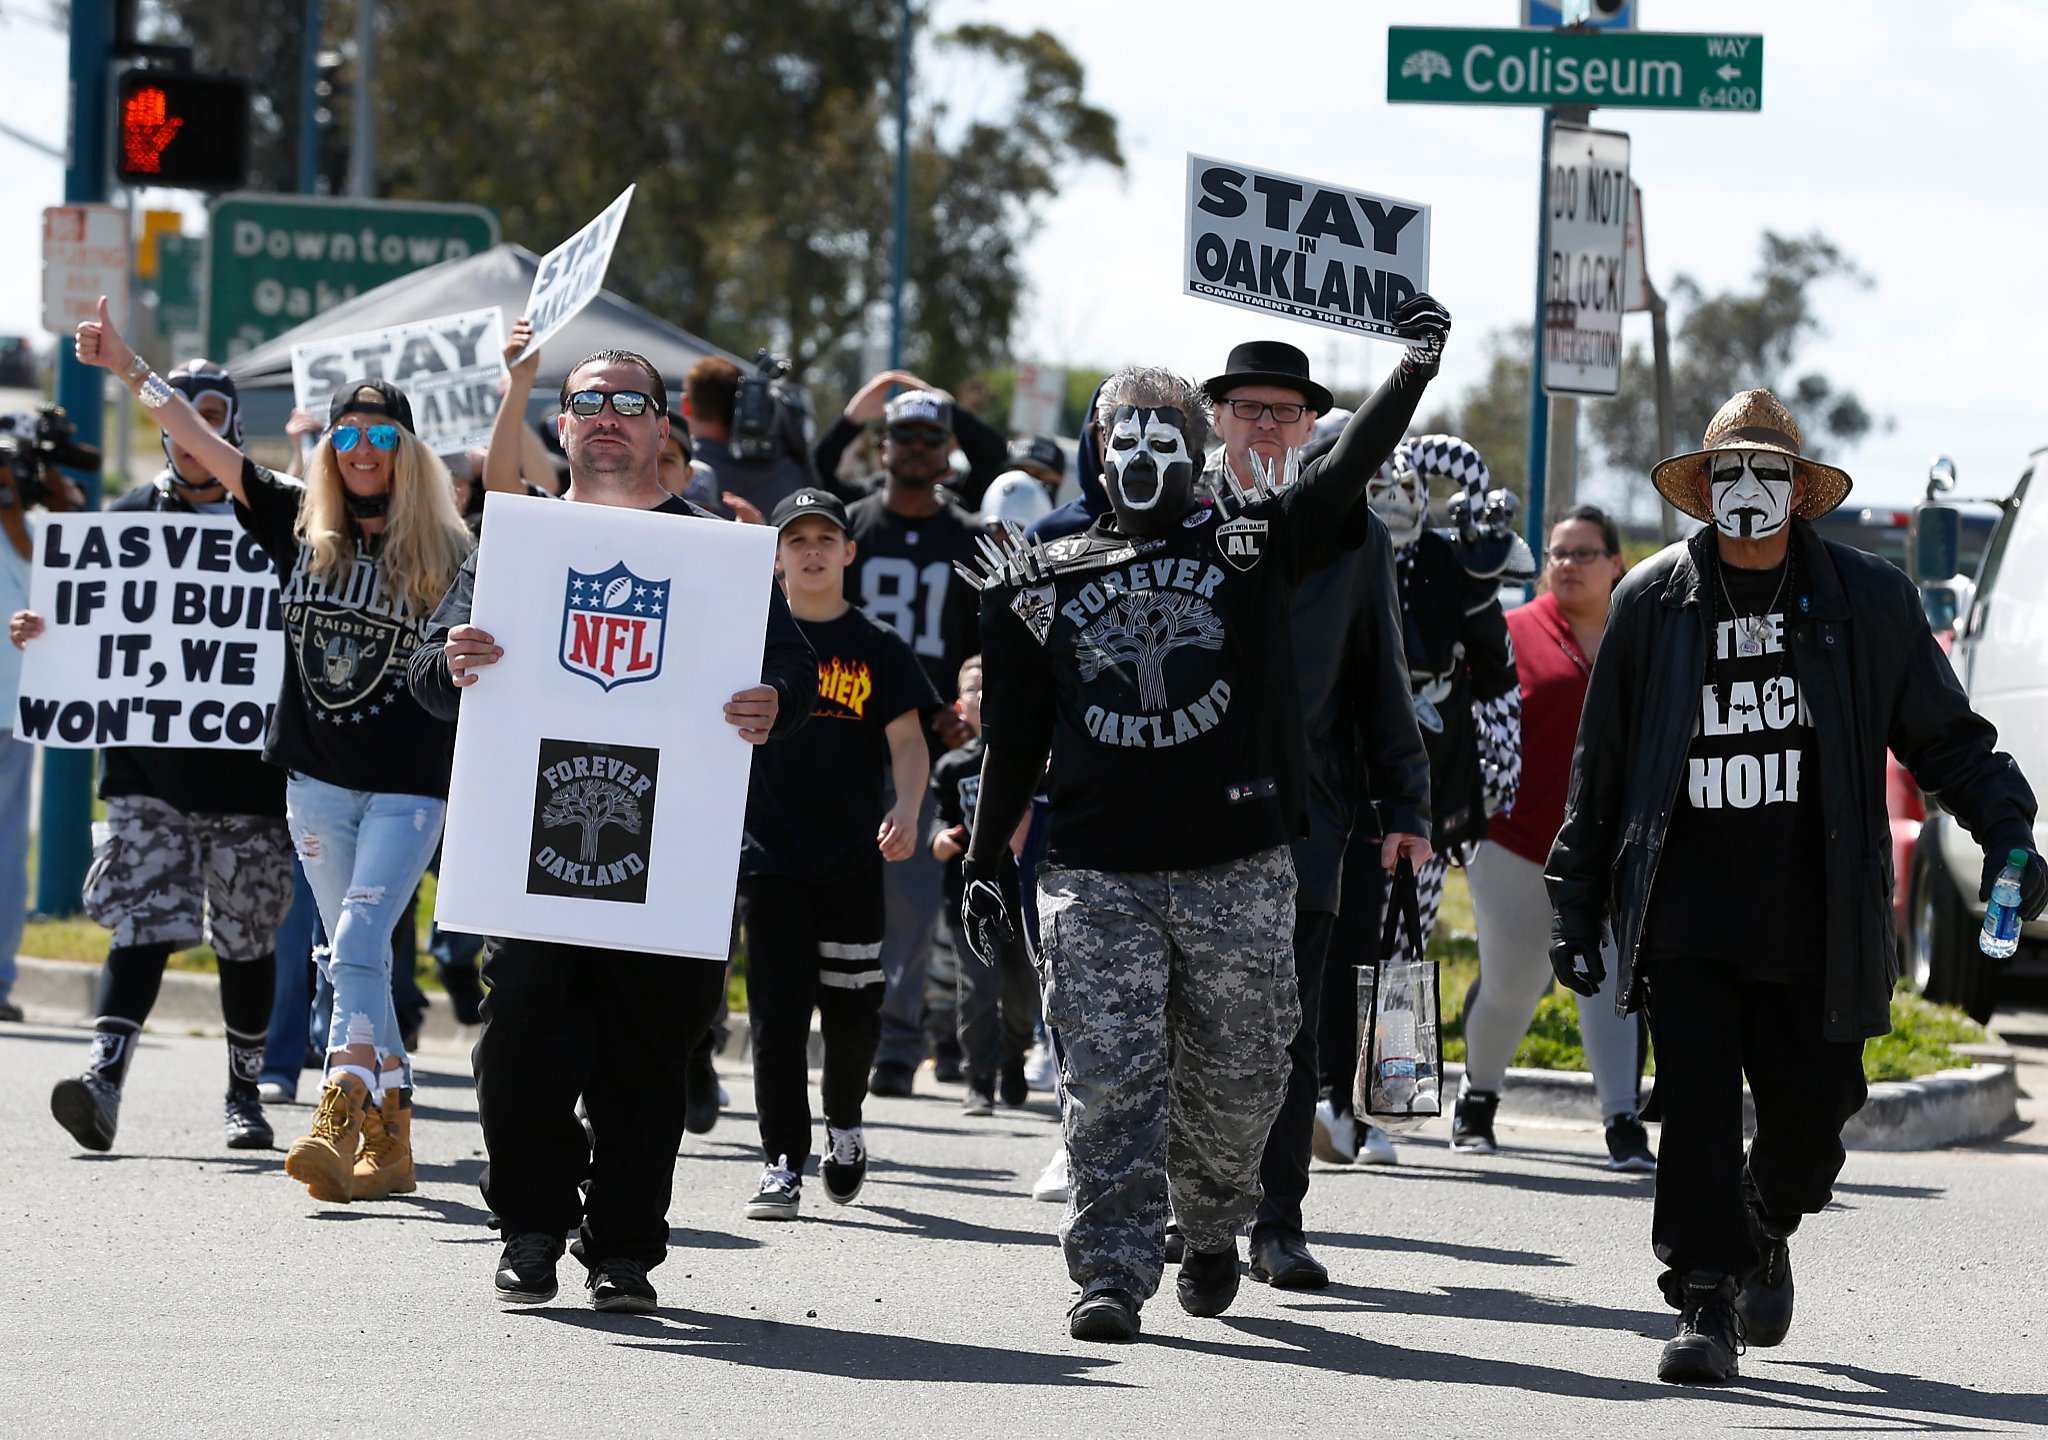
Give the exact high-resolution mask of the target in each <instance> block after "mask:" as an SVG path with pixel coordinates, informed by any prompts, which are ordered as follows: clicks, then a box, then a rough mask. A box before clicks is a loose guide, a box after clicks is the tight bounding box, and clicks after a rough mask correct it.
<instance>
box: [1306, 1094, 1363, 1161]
mask: <svg viewBox="0 0 2048 1440" xmlns="http://www.w3.org/2000/svg"><path fill="white" fill-rule="evenodd" d="M1308 1148H1309V1150H1310V1152H1311V1153H1312V1154H1313V1155H1314V1156H1315V1157H1316V1159H1318V1160H1321V1161H1324V1162H1326V1163H1328V1164H1331V1165H1349V1164H1351V1163H1352V1162H1353V1161H1355V1160H1356V1159H1358V1126H1357V1123H1356V1122H1355V1121H1353V1120H1352V1118H1351V1117H1350V1116H1349V1115H1339V1114H1338V1113H1337V1107H1336V1106H1334V1105H1332V1104H1331V1103H1330V1102H1329V1101H1327V1100H1318V1101H1316V1130H1315V1137H1314V1138H1313V1139H1312V1140H1310V1141H1309V1146H1308Z"/></svg>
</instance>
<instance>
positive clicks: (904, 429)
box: [883, 425, 950, 450]
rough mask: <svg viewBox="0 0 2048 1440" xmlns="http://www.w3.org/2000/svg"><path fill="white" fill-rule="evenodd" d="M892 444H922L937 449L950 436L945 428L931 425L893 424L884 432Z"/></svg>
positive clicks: (927, 447)
mask: <svg viewBox="0 0 2048 1440" xmlns="http://www.w3.org/2000/svg"><path fill="white" fill-rule="evenodd" d="M883 433H884V434H886V435H887V436H888V437H889V443H890V444H891V445H920V446H923V447H924V448H925V449H927V450H936V449H938V448H939V446H941V445H943V444H945V443H946V441H947V439H949V438H950V437H949V436H948V435H947V434H946V432H945V431H943V430H935V429H933V428H932V427H931V426H929V425H891V426H890V427H889V428H888V429H887V430H886V431H884V432H883Z"/></svg>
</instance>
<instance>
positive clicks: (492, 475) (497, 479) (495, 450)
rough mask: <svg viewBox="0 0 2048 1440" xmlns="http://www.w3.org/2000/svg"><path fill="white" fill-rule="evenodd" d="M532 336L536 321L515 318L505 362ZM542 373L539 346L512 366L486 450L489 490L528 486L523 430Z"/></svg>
mask: <svg viewBox="0 0 2048 1440" xmlns="http://www.w3.org/2000/svg"><path fill="white" fill-rule="evenodd" d="M532 339H533V322H531V321H530V320H528V319H527V318H526V317H525V316H524V315H522V316H520V317H519V318H518V319H517V320H515V321H513V322H512V333H511V335H509V336H507V337H506V340H505V362H506V363H507V364H508V365H509V364H511V362H512V360H513V359H514V358H515V357H516V356H517V355H518V354H519V352H520V351H522V350H524V349H525V348H526V346H527V343H528V342H529V341H531V340H532ZM539 374H540V351H539V350H535V351H534V352H533V353H532V354H531V355H529V356H527V357H526V358H525V359H524V360H521V361H520V362H519V363H518V364H517V365H513V366H512V373H511V375H510V376H509V377H508V378H507V379H506V381H505V393H504V395H502V396H501V397H499V400H498V414H497V418H496V419H494V420H492V421H491V439H490V446H489V448H488V449H487V450H486V451H485V452H484V489H486V490H497V491H500V492H503V493H506V494H511V495H524V494H525V493H526V487H525V486H524V485H523V484H521V483H520V480H519V467H520V462H521V461H522V460H523V459H524V458H525V451H524V444H523V441H522V439H521V432H522V431H525V430H526V429H527V428H528V427H527V424H526V402H527V400H528V399H529V398H530V397H531V396H532V394H533V381H534V377H535V376H537V375H539ZM535 438H536V439H538V438H539V437H538V436H536V437H535ZM549 488H550V489H552V488H553V487H552V486H550V487H549Z"/></svg>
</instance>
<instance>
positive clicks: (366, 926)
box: [77, 300, 471, 1201]
mask: <svg viewBox="0 0 2048 1440" xmlns="http://www.w3.org/2000/svg"><path fill="white" fill-rule="evenodd" d="M77 348H78V358H79V359H80V360H81V361H83V362H84V363H85V364H88V365H98V366H100V367H102V368H104V369H107V370H110V371H112V372H113V373H114V374H116V375H118V376H120V377H121V378H122V379H123V380H124V381H125V382H126V383H127V385H128V387H129V389H131V390H133V391H134V392H135V393H136V396H137V398H138V399H140V400H141V402H142V403H143V405H144V406H145V407H146V408H148V409H150V410H152V411H154V412H155V414H156V420H157V423H158V424H159V425H160V426H162V427H163V429H164V431H165V432H166V433H167V434H169V435H170V437H171V438H172V440H173V441H174V442H175V443H177V444H178V445H180V446H182V447H184V448H185V449H186V450H188V451H190V452H191V453H192V454H194V455H196V456H197V457H198V458H199V461H200V463H201V464H202V465H203V466H204V467H205V468H206V470H207V471H208V472H209V473H210V474H212V475H213V476H214V478H216V479H217V480H219V481H220V483H221V484H222V485H223V486H225V487H226V489H227V492H228V494H229V495H230V496H232V497H233V499H234V502H235V513H236V515H237V516H238V517H239V518H240V520H241V522H242V524H243V526H244V527H245V528H246V529H247V530H248V531H249V532H250V533H251V534H252V535H254V536H255V537H256V539H257V540H258V541H259V542H260V543H261V544H262V546H263V547H264V549H265V550H266V551H267V552H268V553H269V555H270V557H271V561H272V563H273V564H274V565H275V567H276V570H277V579H278V584H279V586H280V587H281V589H282V590H283V601H284V604H283V611H284V626H285V640H286V645H287V648H288V649H289V651H290V657H289V660H288V662H287V664H286V666H285V675H284V684H283V688H282V691H281V693H280V694H279V696H278V703H277V709H276V712H275V714H274V715H273V718H272V720H271V724H270V731H269V733H268V734H267V735H266V736H265V737H264V749H263V753H264V758H266V759H268V760H269V761H270V762H271V763H273V764H275V765H279V766H282V767H283V768H284V769H285V771H286V772H287V775H288V779H287V782H286V790H285V803H286V813H287V819H288V820H289V822H290V826H291V833H292V841H293V844H294V845H295V846H296V847H297V850H298V855H299V860H300V863H301V864H302V865H303V866H304V868H305V872H306V879H307V880H308V882H310V884H311V885H312V887H313V893H314V898H315V900H316V901H317V902H318V904H319V907H320V918H321V919H322V920H323V921H325V922H326V926H327V934H328V936H329V939H330V942H331V947H330V951H329V953H328V955H327V958H326V960H325V962H324V963H325V964H326V965H327V966H328V970H329V978H330V979H331V980H332V981H333V984H334V1021H333V1029H332V1032H331V1034H330V1036H329V1040H328V1049H327V1074H326V1084H325V1086H324V1088H323V1090H322V1092H321V1096H320V1108H319V1111H318V1113H317V1114H316V1115H315V1117H314V1120H313V1127H312V1132H311V1133H310V1134H308V1135H306V1136H305V1137H303V1138H301V1139H300V1140H298V1141H297V1142H295V1143H294V1144H293V1145H292V1147H291V1150H290V1152H289V1153H288V1154H287V1155H286V1157H285V1169H286V1171H287V1172H288V1173H289V1174H290V1175H291V1176H292V1177H293V1178H294V1179H296V1180H298V1181H300V1182H301V1183H303V1184H304V1185H305V1186H306V1188H307V1189H308V1190H309V1191H311V1192H312V1194H313V1196H314V1197H315V1198H316V1199H321V1200H329V1201H348V1200H351V1199H382V1198H383V1197H384V1196H386V1195H389V1194H394V1193H401V1192H405V1191H409V1190H412V1189H413V1188H414V1179H413V1163H412V1129H411V1122H412V1107H411V1100H412V1066H411V1062H410V1060H409V1059H408V1057H407V1056H406V1053H405V1047H404V1043H403V1041H402V1040H401V1039H400V1038H399V1031H398V1017H397V1014H396V1012H395V1011H394V1010H393V1009H392V1005H391V932H392V928H393V926H394V925H395V924H396V923H397V921H398V918H399V916H400V914H401V913H402V912H403V911H404V909H405V905H406V902H407V901H408V900H409V899H410V898H411V896H412V893H413V891H414V890H415V889H417V888H418V886H419V882H420V876H421V875H422V874H423V873H424V872H425V870H426V868H427V862H428V861H429V860H430V859H432V858H433V854H434V847H435V846H436V844H437V843H438V842H439V840H440V835H441V821H442V815H443V811H444V810H445V808H446V804H447V796H448V769H449V765H450V762H451V759H452V756H453V751H454V744H455V727H454V726H453V725H452V724H451V723H449V722H447V721H443V720H437V719H435V718H433V717H432V716H430V715H428V714H427V713H426V712H425V711H424V710H422V709H420V708H419V706H418V704H417V703H416V702H415V701H414V700H413V698H412V696H411V693H410V692H409V691H408V690H407V688H406V683H405V677H406V667H407V663H408V662H409V660H410V659H411V656H412V652H413V651H414V650H415V649H417V648H418V647H419V644H420V639H421V637H422V635H424V633H425V632H426V628H427V623H428V620H429V619H430V617H431V616H432V615H433V612H434V607H435V606H436V605H437V604H439V603H440V600H441V596H442V594H443V593H444V592H445V591H446V590H447V588H448V585H449V582H450V581H451V580H452V579H453V578H454V576H455V572H456V571H457V569H459V568H460V566H461V564H462V561H463V559H464V558H465V557H466V556H467V555H468V553H469V551H470V548H471V540H470V536H469V531H468V530H467V529H466V528H465V527H464V525H463V523H462V517H461V516H460V515H459V514H458V513H457V512H456V509H455V500H454V491H453V488H452V486H451V485H450V482H449V478H448V472H447V470H446V469H445V468H444V467H443V466H442V464H441V462H440V460H439V459H438V458H436V457H435V455H434V453H433V452H432V451H431V450H429V449H427V447H426V446H425V445H424V444H422V443H421V442H420V440H419V438H418V436H416V435H414V434H413V428H412V406H411V404H410V403H409V402H408V401H407V400H406V397H405V394H404V392H403V391H401V390H400V389H399V388H398V387H397V386H395V385H392V384H390V383H388V382H386V381H381V380H361V381H354V382H351V383H349V384H347V385H344V386H342V387H341V389H339V390H338V391H336V392H335V395H334V400H333V403H332V404H331V405H330V406H329V409H328V425H327V430H326V432H325V434H324V435H322V437H321V439H320V442H319V444H318V446H317V447H316V448H315V449H314V451H313V454H312V457H311V458H310V459H309V460H308V462H307V464H306V474H305V479H304V481H303V482H299V481H292V480H288V479H285V478H283V477H280V476H278V475H275V474H273V473H271V472H270V471H269V470H266V469H264V468H263V467H262V466H260V465H258V464H256V463H255V462H254V461H252V460H249V459H247V458H246V457H245V456H244V455H243V454H242V452H241V451H239V450H237V449H236V448H235V447H234V446H233V444H231V443H230V442H229V441H228V440H226V439H224V438H223V437H222V436H220V435H219V434H217V433H216V432H215V431H214V429H213V428H212V427H211V426H210V425H208V424H207V422H206V421H205V419H203V418H202V417H201V416H200V414H199V412H198V411H196V410H194V409H193V408H192V406H191V405H190V403H189V402H187V401H186V400H185V398H184V397H183V396H182V395H180V394H178V393H177V392H176V391H175V390H173V389H172V388H171V387H170V386H169V385H168V384H167V383H166V382H165V381H164V380H162V379H161V378H160V377H159V376H157V375H156V374H155V373H154V372H152V371H151V370H150V368H149V366H148V364H147V363H145V362H144V361H143V360H142V359H141V358H140V357H139V356H137V355H136V353H135V351H134V350H133V349H132V348H131V347H130V346H129V344H128V343H127V341H126V340H124V339H123V338H122V337H121V334H120V332H119V331H117V330H116V329H115V328H114V326H113V325H112V324H111V323H110V322H109V321H108V319H107V310H106V302H105V301H104V300H102V301H101V302H100V307H99V316H98V318H97V319H96V320H87V321H84V322H82V323H81V324H80V325H79V327H78V333H77Z"/></svg>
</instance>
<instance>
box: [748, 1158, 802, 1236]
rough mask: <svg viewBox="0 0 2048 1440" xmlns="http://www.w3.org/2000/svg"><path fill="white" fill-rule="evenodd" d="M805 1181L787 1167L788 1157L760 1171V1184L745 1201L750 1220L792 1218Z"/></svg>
mask: <svg viewBox="0 0 2048 1440" xmlns="http://www.w3.org/2000/svg"><path fill="white" fill-rule="evenodd" d="M803 1193H804V1182H803V1181H802V1180H801V1179H800V1178H798V1176H797V1175H796V1173H795V1172H794V1171H792V1170H791V1169H790V1168H789V1157H788V1156H787V1155H783V1156H780V1157H778V1159H777V1163H776V1164H773V1165H769V1166H767V1167H765V1168H764V1169H763V1170H762V1171H761V1184H760V1186H759V1188H758V1189H756V1190H755V1192H754V1198H753V1199H752V1200H749V1201H748V1202H747V1210H746V1215H747V1218H748V1219H749V1220H794V1219H796V1213H797V1210H798V1208H799V1207H800V1206H801V1205H802V1204H803Z"/></svg>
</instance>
